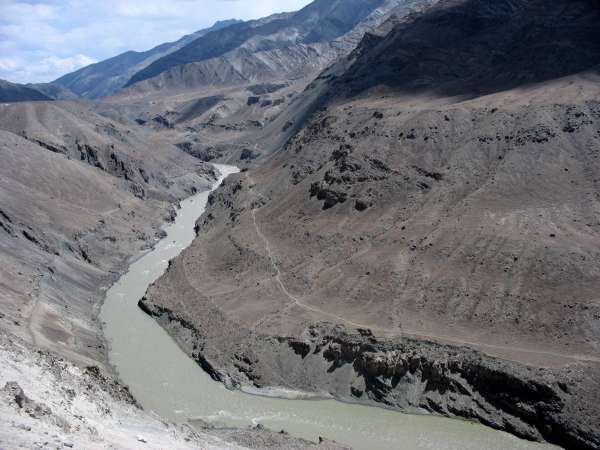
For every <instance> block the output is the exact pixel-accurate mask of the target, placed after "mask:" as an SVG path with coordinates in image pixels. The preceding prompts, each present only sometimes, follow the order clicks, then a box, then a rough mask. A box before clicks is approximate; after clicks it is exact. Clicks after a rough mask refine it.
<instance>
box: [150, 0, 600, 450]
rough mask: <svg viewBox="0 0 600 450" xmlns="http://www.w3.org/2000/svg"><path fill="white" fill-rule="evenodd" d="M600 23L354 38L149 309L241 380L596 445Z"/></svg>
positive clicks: (486, 24)
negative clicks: (350, 50) (344, 55)
mask: <svg viewBox="0 0 600 450" xmlns="http://www.w3.org/2000/svg"><path fill="white" fill-rule="evenodd" d="M599 16H600V5H598V3H597V2H595V1H591V0H578V1H567V0H564V1H559V2H553V3H552V5H548V3H547V2H542V1H539V0H518V1H512V0H511V1H508V0H506V1H494V2H492V1H485V0H461V1H446V2H441V3H440V4H439V5H437V6H435V7H434V8H432V9H431V10H428V11H426V12H425V13H423V14H420V15H413V16H410V17H408V18H406V19H400V20H393V21H391V22H388V23H387V24H386V29H384V30H381V31H380V32H379V33H374V34H369V35H367V36H366V37H365V39H364V40H363V41H362V43H361V45H360V46H359V48H358V49H357V50H356V51H355V52H353V53H352V54H351V55H350V56H349V57H348V58H347V59H345V60H342V61H340V62H339V63H338V64H336V65H335V66H333V67H331V68H330V69H328V70H326V71H325V72H324V73H323V74H322V75H321V76H319V77H318V79H317V80H315V82H314V83H311V84H310V85H309V86H308V87H307V89H306V90H305V92H304V93H303V94H302V95H301V96H299V97H298V99H297V100H296V101H294V103H293V104H292V105H291V106H290V107H289V108H288V109H287V110H286V111H284V112H282V114H281V115H280V116H278V117H277V118H276V119H275V120H273V121H272V122H271V123H270V124H268V125H267V126H265V127H264V129H263V130H262V132H261V133H262V134H261V135H260V138H259V139H256V140H255V141H254V142H249V146H250V147H251V148H254V149H260V151H261V153H262V156H263V158H264V160H263V162H262V164H260V166H259V167H257V168H255V169H254V170H250V171H247V172H244V173H242V174H240V175H239V176H237V177H234V178H232V179H231V180H230V181H229V182H228V183H227V184H226V186H225V187H224V188H223V189H222V190H220V191H218V192H217V193H216V194H214V195H213V196H212V197H211V201H210V204H211V206H210V208H209V209H208V211H207V213H206V215H205V217H204V218H203V219H202V220H201V221H200V222H199V224H198V231H199V236H198V238H197V239H196V241H195V242H194V244H193V245H192V247H190V248H189V249H188V250H187V251H186V252H184V253H183V254H182V255H181V256H180V257H179V258H178V259H177V260H176V261H175V262H174V263H173V264H172V265H171V267H170V269H169V271H168V273H167V274H165V276H164V277H163V278H162V279H161V280H159V282H157V283H156V285H155V286H153V287H152V288H151V289H150V290H149V292H148V295H147V297H146V299H145V300H144V301H143V302H142V303H141V306H142V307H143V308H144V309H145V310H146V311H147V312H148V313H150V314H152V315H153V316H155V317H156V318H157V320H158V321H159V322H160V323H161V324H162V325H163V326H164V327H165V328H166V329H167V330H168V331H169V332H170V333H171V334H172V335H173V336H175V337H176V339H177V340H178V342H179V343H180V344H181V346H182V347H183V348H184V349H186V351H187V352H188V353H189V354H190V355H192V356H193V357H194V358H196V359H197V360H198V361H199V362H200V363H201V364H203V366H204V367H206V368H207V369H208V370H210V371H212V373H213V374H214V376H215V377H216V378H218V379H221V380H223V381H225V382H227V383H230V384H232V385H234V386H235V385H239V384H253V385H256V386H261V387H264V386H270V385H279V384H280V383H281V382H282V381H281V380H285V383H286V386H287V387H288V388H289V387H294V388H297V389H300V390H312V391H315V392H327V393H331V394H333V395H335V396H337V397H338V398H342V399H345V400H350V401H359V402H368V403H370V402H379V403H384V404H385V405H387V406H389V407H394V408H398V409H404V410H410V411H414V410H419V411H429V412H433V413H436V414H444V415H449V416H460V417H467V418H470V419H475V420H479V421H481V422H483V423H486V424H488V425H490V426H494V427H497V428H501V429H505V430H508V431H510V432H513V433H515V434H517V435H519V436H523V437H526V438H529V439H545V440H548V441H550V442H554V443H557V444H559V445H561V446H563V447H565V448H568V449H584V448H586V449H587V448H590V449H596V448H600V429H599V428H598V423H600V410H599V409H598V407H597V405H598V398H597V394H598V392H600V391H599V389H598V386H597V383H598V380H599V379H600V376H599V375H600V368H599V364H600V304H599V303H598V297H597V292H598V291H599V288H600V286H599V285H598V279H599V278H598V272H599V270H600V259H599V258H598V254H597V252H596V250H595V249H596V248H597V244H598V239H599V238H598V231H599V229H598V224H599V223H600V221H599V219H598V211H599V203H598V199H599V198H600V192H599V191H598V186H597V181H598V178H600V177H599V173H600V167H599V166H598V161H599V160H598V158H599V155H600V104H599V103H598V101H597V99H598V96H599V94H600V93H599V91H598V81H599V78H598V73H597V67H598V64H599V63H600V47H599V45H600V35H599V34H598V29H597V27H596V26H595V24H597V23H598V19H600V17H599ZM564 30H569V32H568V33H564V32H563V31H564ZM388 31H389V32H388ZM282 143H283V144H284V145H283V146H282V145H281V144H282ZM336 325H337V326H336ZM492 386H493V388H492Z"/></svg>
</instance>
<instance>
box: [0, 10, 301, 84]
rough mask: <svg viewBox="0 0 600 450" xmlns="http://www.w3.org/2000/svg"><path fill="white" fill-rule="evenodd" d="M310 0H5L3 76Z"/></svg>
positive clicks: (35, 74) (54, 72)
mask: <svg viewBox="0 0 600 450" xmlns="http://www.w3.org/2000/svg"><path fill="white" fill-rule="evenodd" d="M308 3H310V0H43V1H42V0H40V1H26V0H0V79H5V80H8V81H12V82H15V83H38V82H49V81H53V80H55V79H56V78H58V77H60V76H61V75H64V74H66V73H69V72H72V71H74V70H77V69H79V68H81V67H83V66H86V65H89V64H92V63H94V62H97V61H101V60H103V59H106V58H110V57H111V56H115V55H118V54H119V53H122V52H124V51H127V50H136V51H143V50H148V49H150V48H152V47H154V46H156V45H158V44H162V43H163V42H169V41H175V40H177V39H179V38H180V37H181V36H183V35H185V34H189V33H192V32H194V31H198V30H201V29H203V28H207V27H209V26H211V25H212V24H213V23H214V22H216V21H217V20H224V19H233V18H235V19H242V20H249V19H257V18H260V17H264V16H267V15H269V14H272V13H275V12H283V11H295V10H298V9H300V8H302V7H303V6H305V5H307V4H308Z"/></svg>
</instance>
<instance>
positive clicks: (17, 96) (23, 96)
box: [0, 80, 52, 103]
mask: <svg viewBox="0 0 600 450" xmlns="http://www.w3.org/2000/svg"><path fill="white" fill-rule="evenodd" d="M47 100H52V98H50V97H49V96H47V95H44V94H42V93H41V92H40V91H38V90H37V89H34V88H32V87H29V86H25V85H23V84H17V83H11V82H10V81H5V80H0V102H4V103H13V102H29V101H47Z"/></svg>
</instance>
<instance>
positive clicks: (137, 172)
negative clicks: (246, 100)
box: [0, 102, 214, 364]
mask: <svg viewBox="0 0 600 450" xmlns="http://www.w3.org/2000/svg"><path fill="white" fill-rule="evenodd" d="M0 134H1V135H2V142H1V144H0V159H1V160H2V161H3V163H2V164H0V172H1V175H2V177H1V181H0V199H1V202H0V204H1V206H0V210H1V214H0V251H1V253H2V260H3V262H4V264H3V265H2V268H1V269H0V280H1V283H2V286H3V293H2V294H0V300H1V303H2V318H1V319H0V320H1V322H2V324H1V327H2V329H6V330H10V331H11V332H13V333H15V334H17V335H18V336H21V337H22V338H24V339H28V340H30V341H32V342H34V343H36V344H37V345H39V346H40V347H42V348H45V349H50V350H53V351H56V352H58V353H59V354H61V355H63V356H67V357H69V358H70V359H71V360H72V361H76V362H84V363H88V364H89V363H91V362H95V363H99V364H103V363H104V362H105V349H104V343H103V339H102V337H101V335H100V330H99V324H98V323H97V322H96V314H97V312H98V309H99V306H100V300H101V299H102V296H103V291H102V286H104V287H106V286H108V285H109V283H110V282H111V280H114V279H115V276H116V275H117V273H118V271H120V270H121V269H122V268H123V265H124V264H125V263H126V262H127V260H128V258H129V257H131V256H132V255H135V254H137V252H139V251H140V249H142V248H144V247H147V246H149V245H152V243H153V242H154V239H155V237H156V235H157V234H158V233H159V230H160V226H161V224H162V223H163V222H164V220H165V219H168V218H169V217H171V215H172V214H175V211H174V210H173V209H172V205H173V204H174V203H175V202H177V201H178V200H179V199H182V198H184V197H187V196H189V195H191V194H192V193H193V192H196V191H197V190H200V189H204V188H206V187H207V186H208V185H209V184H210V183H211V182H212V180H213V179H214V178H213V173H212V168H210V167H208V166H205V165H204V164H203V163H202V162H200V161H198V160H196V159H194V158H193V157H190V156H188V155H186V154H185V153H183V152H181V151H180V150H178V149H177V148H176V147H174V146H170V145H168V144H166V143H161V142H160V140H158V139H153V140H152V141H150V140H149V136H147V135H144V134H140V133H135V132H132V131H131V130H128V129H125V128H123V127H122V126H120V125H119V124H118V123H115V122H112V121H110V120H108V119H106V118H103V117H101V116H98V115H96V114H94V113H93V112H91V111H89V110H88V109H87V108H86V107H85V106H83V105H81V104H77V103H58V102H36V103H32V102H26V103H18V104H9V105H4V106H2V107H1V108H0ZM150 149H152V151H151V152H150V151H149V150H150Z"/></svg>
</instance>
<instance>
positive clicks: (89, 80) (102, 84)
mask: <svg viewBox="0 0 600 450" xmlns="http://www.w3.org/2000/svg"><path fill="white" fill-rule="evenodd" d="M240 22H241V21H239V20H235V19H231V20H224V21H220V22H217V23H215V24H214V25H213V26H212V27H210V28H207V29H205V30H201V31H197V32H196V33H193V34H190V35H187V36H184V37H182V38H181V39H179V40H178V41H176V42H169V43H165V44H161V45H159V46H157V47H154V48H153V49H151V50H148V51H145V52H135V51H128V52H125V53H123V54H121V55H118V56H115V57H113V58H110V59H107V60H105V61H101V62H99V63H96V64H92V65H90V66H87V67H84V68H82V69H79V70H77V71H75V72H73V73H70V74H67V75H64V76H62V77H60V78H59V79H57V80H55V81H54V82H53V83H54V84H58V85H60V86H63V87H65V88H67V89H69V90H71V91H73V92H74V93H76V94H77V95H79V96H82V97H85V98H91V99H93V98H99V97H104V96H107V95H110V94H112V93H114V92H115V91H117V90H119V89H120V88H122V87H123V86H124V85H125V84H126V82H127V81H128V80H129V79H130V78H131V77H132V76H133V75H134V74H135V73H137V72H138V71H140V70H143V69H144V68H145V67H147V66H148V65H150V64H152V63H153V62H154V61H156V60H158V59H160V58H162V57H164V56H165V55H168V54H170V53H172V52H175V51H177V50H179V49H180V48H182V47H184V46H186V45H187V44H188V43H190V42H192V41H194V40H195V39H197V38H198V37H200V36H203V35H205V34H207V33H209V32H211V31H215V30H220V29H223V28H227V27H228V26H230V25H233V24H236V23H240Z"/></svg>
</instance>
